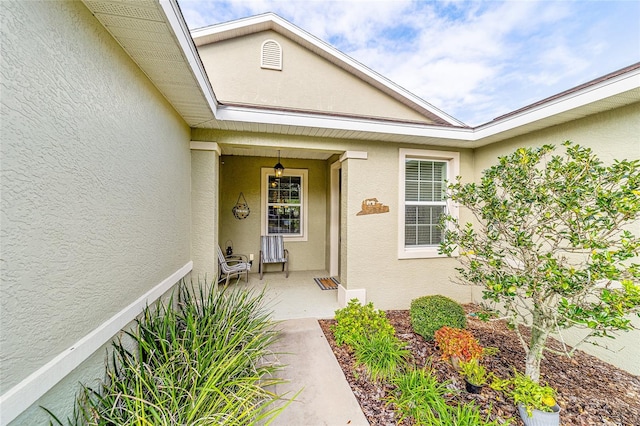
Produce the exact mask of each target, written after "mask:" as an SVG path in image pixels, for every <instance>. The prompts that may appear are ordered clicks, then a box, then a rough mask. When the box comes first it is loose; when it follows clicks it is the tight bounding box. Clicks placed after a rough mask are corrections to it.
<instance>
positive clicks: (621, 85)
mask: <svg viewBox="0 0 640 426" xmlns="http://www.w3.org/2000/svg"><path fill="white" fill-rule="evenodd" d="M83 2H84V3H85V5H86V6H87V7H88V8H89V9H90V10H91V11H92V13H93V14H94V16H95V17H96V18H97V19H98V20H99V21H100V22H101V23H102V25H103V26H104V27H105V28H106V29H107V30H108V31H109V32H110V33H111V34H112V35H113V37H114V38H115V39H116V40H117V41H118V43H120V45H121V46H122V48H123V49H124V50H125V51H126V52H127V53H128V54H129V56H131V58H132V59H133V60H134V61H135V62H136V63H137V64H138V66H139V67H140V68H141V69H142V71H143V72H144V73H145V74H146V75H147V76H148V77H149V79H150V80H151V81H152V82H153V84H155V86H156V87H157V88H158V90H159V91H160V92H161V93H162V94H163V95H164V96H165V98H166V99H167V100H168V101H169V102H170V103H171V104H172V105H173V106H174V108H175V109H176V111H178V113H179V114H180V115H181V116H182V117H183V118H184V119H185V121H186V122H187V124H189V126H191V127H192V128H205V129H206V128H210V129H223V130H235V131H247V132H262V133H279V134H296V135H305V136H316V137H324V138H342V139H361V140H376V141H388V142H406V143H415V144H429V145H439V146H449V147H466V148H475V147H479V146H484V145H488V144H491V143H494V142H498V141H500V140H504V139H507V138H511V137H514V136H518V135H522V134H526V133H530V132H532V131H535V130H539V129H543V128H547V127H550V126H554V125H558V124H561V123H565V122H568V121H572V120H575V119H577V118H581V117H585V116H588V115H590V114H595V113H599V112H603V111H606V110H609V109H613V108H617V107H620V106H624V105H629V104H632V103H636V102H640V68H639V67H637V64H636V65H634V66H631V67H628V68H625V69H623V70H620V71H618V72H615V73H612V74H609V77H608V78H605V77H607V76H605V77H603V78H601V79H596V80H593V81H591V82H589V83H585V84H583V85H580V86H578V87H576V88H574V89H571V90H568V91H565V92H562V93H560V94H558V95H555V96H552V97H550V98H547V99H545V100H543V101H540V102H537V103H535V104H532V105H529V106H528V107H525V108H522V109H519V110H517V111H514V112H512V113H509V114H506V115H503V116H501V117H498V118H496V119H494V120H492V121H490V122H488V123H486V124H483V125H480V126H478V127H475V128H469V127H464V126H462V125H461V124H462V123H461V122H459V121H457V120H455V119H453V118H451V117H449V116H447V115H446V114H444V113H443V112H441V111H439V110H438V109H437V108H435V107H433V106H432V105H430V104H428V103H427V102H425V101H423V100H421V99H420V98H418V97H417V96H415V95H412V94H411V93H409V92H407V91H406V90H404V89H402V88H401V87H399V86H397V85H395V84H394V83H392V82H390V81H389V80H387V79H385V78H383V77H381V76H380V75H378V74H376V73H375V72H373V71H371V70H369V69H368V68H366V67H365V66H364V65H362V64H360V63H358V62H357V61H355V60H353V59H351V58H349V57H348V56H346V55H344V54H343V53H341V52H339V51H337V50H336V49H334V48H332V47H331V46H329V45H328V44H326V43H324V42H322V41H320V40H318V39H317V38H315V37H313V36H311V35H309V34H307V33H305V32H304V31H302V30H300V29H299V28H297V27H295V26H293V25H292V24H290V23H288V22H287V21H285V20H284V19H282V18H280V17H276V15H273V14H266V15H260V16H257V17H252V18H246V19H241V20H238V21H233V22H229V23H226V24H220V25H215V26H212V27H207V28H204V29H200V30H196V31H194V37H195V38H196V39H197V40H198V43H201V42H205V40H209V38H210V39H211V40H215V39H216V37H232V36H234V34H235V35H236V36H237V35H240V34H241V33H242V31H259V30H262V29H266V28H268V27H269V26H273V29H274V30H276V28H277V30H279V31H282V32H283V33H287V34H288V36H290V37H293V38H297V41H298V42H299V43H306V47H307V48H310V49H312V50H313V51H314V52H317V53H318V54H321V55H326V56H327V58H328V59H329V58H331V59H330V60H332V61H335V63H336V65H338V64H340V66H342V67H346V68H349V69H350V72H353V73H358V74H357V75H359V76H360V78H363V79H367V81H370V83H371V84H375V85H377V86H376V87H380V88H381V89H382V88H384V90H386V91H388V92H389V93H390V94H391V93H392V94H393V95H394V96H398V97H400V98H404V101H405V102H408V103H410V104H413V105H415V107H416V108H424V109H425V112H428V113H431V114H435V115H437V116H438V117H441V118H442V119H443V120H445V121H447V122H450V123H451V125H449V126H446V125H431V124H418V123H409V122H385V121H383V120H377V119H370V118H362V117H332V116H323V115H321V114H313V113H308V112H300V111H285V110H275V109H260V108H255V107H247V106H240V105H221V104H220V103H219V102H218V101H217V99H216V97H215V93H214V90H215V88H213V87H211V84H210V82H209V79H208V78H207V75H206V72H205V70H204V67H203V65H202V62H201V60H200V58H199V55H198V51H197V47H196V43H195V42H194V39H193V38H192V36H191V34H190V33H189V30H188V28H187V25H186V23H185V21H184V18H183V16H182V14H181V12H180V8H179V6H178V3H177V0H139V1H136V2H135V3H131V2H126V3H123V2H122V1H118V0H83ZM346 68H345V69H346ZM445 117H448V118H449V119H450V120H446V119H445ZM454 123H459V124H454Z"/></svg>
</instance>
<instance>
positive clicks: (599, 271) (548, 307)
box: [440, 142, 640, 382]
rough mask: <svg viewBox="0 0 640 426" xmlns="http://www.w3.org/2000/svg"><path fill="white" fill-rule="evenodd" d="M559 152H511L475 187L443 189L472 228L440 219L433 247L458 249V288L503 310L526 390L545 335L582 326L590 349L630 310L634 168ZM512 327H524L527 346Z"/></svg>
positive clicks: (638, 203) (633, 300) (636, 208)
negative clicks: (468, 287) (522, 359)
mask: <svg viewBox="0 0 640 426" xmlns="http://www.w3.org/2000/svg"><path fill="white" fill-rule="evenodd" d="M563 145H564V146H565V147H566V153H565V154H564V155H552V153H553V151H554V149H555V147H554V146H552V145H544V146H542V147H540V148H521V149H518V150H517V151H515V152H514V153H513V154H510V155H508V156H504V157H500V158H499V162H498V164H497V165H495V166H493V167H491V168H489V169H487V170H485V171H484V172H483V176H482V179H481V181H480V183H468V184H462V183H461V182H460V179H459V178H458V180H457V182H456V183H454V184H451V185H449V194H448V196H449V197H450V198H451V199H452V200H453V201H454V202H457V203H459V204H460V205H461V206H463V207H466V208H467V209H468V210H469V211H470V212H471V213H472V214H473V216H474V217H475V223H474V224H471V223H466V224H464V225H462V224H460V223H459V222H458V221H457V220H456V219H455V218H453V217H447V218H446V220H447V221H448V225H449V226H448V230H446V232H445V239H444V242H443V243H442V244H441V247H440V249H441V251H442V252H443V253H446V254H448V255H452V254H453V253H454V250H456V249H458V250H460V257H459V259H460V261H461V262H462V267H461V268H457V270H458V272H459V273H460V276H461V278H462V281H463V282H465V283H470V284H475V285H480V286H483V287H484V291H483V298H484V299H487V300H490V301H492V302H496V303H497V304H499V305H501V306H502V308H503V309H504V310H505V311H506V312H505V315H506V316H507V317H508V318H509V319H510V322H511V324H512V325H513V326H514V328H515V331H516V333H517V335H518V337H519V339H520V342H521V343H522V345H523V347H524V349H525V352H526V372H525V374H526V375H527V376H529V377H530V378H531V379H533V380H534V381H536V382H537V381H538V380H539V377H540V362H541V360H542V358H543V352H544V351H545V350H546V351H551V349H550V348H548V347H547V346H546V342H547V339H548V337H549V335H550V334H551V333H553V332H560V331H561V330H563V329H567V328H569V327H582V328H584V329H586V330H588V333H587V336H586V337H585V338H584V339H583V340H582V341H581V342H579V343H582V342H584V341H591V342H592V343H593V341H592V339H591V338H593V337H596V336H606V337H613V335H612V334H611V333H612V332H613V331H616V330H630V329H632V328H633V325H632V324H631V323H630V319H629V314H632V313H639V312H640V287H638V284H639V282H640V265H639V264H638V263H634V261H637V259H638V256H639V253H640V238H638V235H635V234H637V233H638V232H637V231H638V227H639V226H640V221H639V219H640V161H638V160H635V161H626V160H625V161H615V162H614V164H613V165H611V166H605V165H603V163H602V162H601V161H600V160H599V159H598V158H597V157H596V156H595V155H594V154H593V153H592V151H591V150H590V149H588V148H584V147H581V146H579V145H576V144H573V143H571V142H565V143H564V144H563ZM632 231H633V232H632ZM634 232H635V234H634ZM639 315H640V313H639ZM519 325H525V326H527V327H529V328H530V331H531V336H530V338H529V339H528V342H527V341H526V340H525V337H524V336H523V335H522V334H521V330H520V328H519ZM576 346H577V345H576ZM573 351H575V346H574V348H573V349H571V350H569V349H568V348H566V347H564V350H563V351H554V352H560V353H563V354H566V355H568V356H571V355H572V354H573Z"/></svg>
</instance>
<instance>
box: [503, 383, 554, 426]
mask: <svg viewBox="0 0 640 426" xmlns="http://www.w3.org/2000/svg"><path fill="white" fill-rule="evenodd" d="M491 388H492V389H494V390H497V391H502V392H504V393H505V395H507V396H508V397H510V398H511V399H513V402H514V403H515V404H516V405H517V406H518V412H519V414H520V418H522V421H523V422H524V424H525V426H557V425H559V424H560V407H559V406H558V404H557V403H556V391H555V389H553V388H552V387H551V386H548V385H541V384H539V383H536V382H534V381H533V380H531V378H530V377H528V376H525V375H524V374H521V373H519V372H517V371H514V376H513V377H511V378H508V379H499V378H495V379H494V380H493V382H492V383H491Z"/></svg>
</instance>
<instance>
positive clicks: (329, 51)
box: [191, 13, 465, 126]
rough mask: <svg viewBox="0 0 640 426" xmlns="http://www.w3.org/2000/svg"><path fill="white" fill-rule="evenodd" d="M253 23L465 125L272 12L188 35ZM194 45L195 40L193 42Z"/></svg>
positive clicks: (445, 117) (217, 31) (197, 36)
mask: <svg viewBox="0 0 640 426" xmlns="http://www.w3.org/2000/svg"><path fill="white" fill-rule="evenodd" d="M257 24H269V28H270V29H272V30H275V31H276V32H281V33H284V34H286V33H289V35H290V36H292V38H293V39H294V40H295V39H296V38H299V39H302V40H304V41H305V42H306V43H309V44H310V45H312V46H313V47H315V48H316V49H319V50H321V51H323V52H324V53H325V54H326V55H328V56H333V57H335V58H337V59H338V60H339V61H341V62H343V63H345V64H346V65H347V66H349V67H352V68H353V69H355V70H356V71H357V72H359V73H361V74H363V75H365V76H367V77H368V78H370V79H372V80H374V81H375V82H376V83H378V84H379V85H381V86H384V87H386V88H387V89H389V90H391V91H393V92H395V93H397V94H399V95H400V96H402V97H404V98H406V99H408V100H410V101H411V102H413V103H415V104H416V105H419V106H420V107H422V108H424V109H425V110H427V111H429V112H431V113H432V114H434V115H436V116H438V117H440V118H442V119H443V120H445V121H447V122H448V123H449V124H451V125H454V126H465V124H464V123H463V122H461V121H459V120H457V119H456V118H454V117H452V116H450V115H449V114H447V113H445V112H444V111H441V110H440V109H438V108H436V107H435V106H433V105H431V104H430V103H428V102H427V101H425V100H424V99H422V98H419V97H418V96H416V95H414V94H413V93H411V92H409V91H407V90H406V89H404V88H402V87H400V86H398V85H397V84H395V83H394V82H393V81H391V80H389V79H387V78H386V77H384V76H382V75H380V74H378V73H377V72H375V71H373V70H372V69H370V68H368V67H366V66H365V65H363V64H361V63H360V62H358V61H356V60H355V59H353V58H351V57H350V56H348V55H346V54H344V53H342V52H341V51H339V50H338V49H336V48H335V47H333V46H331V45H330V44H328V43H326V42H324V41H323V40H321V39H319V38H317V37H315V36H314V35H313V34H310V33H308V32H306V31H305V30H303V29H301V28H299V27H297V26H295V25H293V24H292V23H290V22H288V21H286V20H284V19H283V18H281V17H280V16H278V15H276V14H274V13H265V14H262V15H258V16H253V17H249V18H246V19H240V20H237V21H232V22H227V23H223V24H218V25H212V26H210V27H205V28H201V29H198V30H194V31H193V32H192V33H191V36H192V37H193V38H194V40H195V39H198V38H202V37H206V36H208V35H212V34H218V33H222V32H228V31H233V30H237V29H239V28H245V27H249V26H252V25H257ZM196 43H197V41H196Z"/></svg>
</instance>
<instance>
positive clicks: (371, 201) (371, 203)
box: [356, 198, 389, 216]
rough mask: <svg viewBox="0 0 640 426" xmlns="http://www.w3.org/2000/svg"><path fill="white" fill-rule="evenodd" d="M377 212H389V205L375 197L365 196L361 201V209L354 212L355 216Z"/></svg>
mask: <svg viewBox="0 0 640 426" xmlns="http://www.w3.org/2000/svg"><path fill="white" fill-rule="evenodd" d="M379 213H389V206H385V205H384V204H382V203H380V202H378V199H377V198H367V199H366V200H364V201H363V202H362V210H360V211H359V212H358V213H356V216H362V215H365V214H379Z"/></svg>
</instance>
